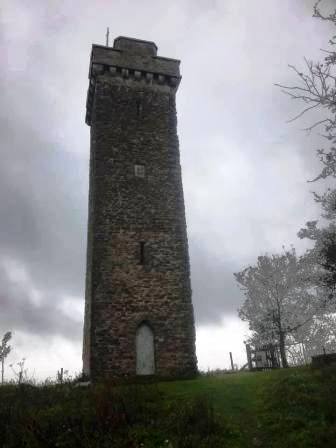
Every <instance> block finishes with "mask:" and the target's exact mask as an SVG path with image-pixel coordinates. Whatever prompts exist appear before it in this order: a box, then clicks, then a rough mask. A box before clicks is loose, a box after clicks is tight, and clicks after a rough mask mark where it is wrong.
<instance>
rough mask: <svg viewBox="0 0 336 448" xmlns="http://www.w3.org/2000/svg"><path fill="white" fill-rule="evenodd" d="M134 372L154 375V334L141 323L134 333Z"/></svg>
mask: <svg viewBox="0 0 336 448" xmlns="http://www.w3.org/2000/svg"><path fill="white" fill-rule="evenodd" d="M136 373H137V375H154V373H155V365H154V335H153V332H152V330H151V328H150V327H149V326H148V325H146V324H141V325H140V326H139V328H138V330H137V333H136Z"/></svg>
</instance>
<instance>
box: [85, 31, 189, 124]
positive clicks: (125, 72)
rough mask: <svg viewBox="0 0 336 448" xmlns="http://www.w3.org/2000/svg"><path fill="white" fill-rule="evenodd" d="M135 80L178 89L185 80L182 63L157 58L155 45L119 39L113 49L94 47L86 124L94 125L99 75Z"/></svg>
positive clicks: (135, 40)
mask: <svg viewBox="0 0 336 448" xmlns="http://www.w3.org/2000/svg"><path fill="white" fill-rule="evenodd" d="M100 75H108V76H111V77H117V78H119V79H121V80H122V79H124V80H126V79H128V80H129V79H131V80H134V81H135V82H139V83H141V82H143V83H145V84H147V85H152V84H154V85H165V86H168V87H170V88H172V89H173V90H174V91H176V90H177V88H178V85H179V83H180V80H181V75H180V61H179V60H177V59H170V58H165V57H162V56H157V46H156V45H155V43H154V42H150V41H146V40H140V39H134V38H130V37H123V36H119V37H117V38H116V39H115V40H114V44H113V47H107V46H103V45H96V44H93V45H92V51H91V59H90V69H89V79H90V84H89V88H88V93H87V102H86V118H85V121H86V123H87V124H88V125H89V126H90V125H91V109H92V104H93V96H94V90H95V83H96V79H97V76H100Z"/></svg>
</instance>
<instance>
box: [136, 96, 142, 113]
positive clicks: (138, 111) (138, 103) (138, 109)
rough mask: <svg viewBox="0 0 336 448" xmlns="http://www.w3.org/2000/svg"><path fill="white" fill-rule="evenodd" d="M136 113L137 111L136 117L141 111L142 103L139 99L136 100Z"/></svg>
mask: <svg viewBox="0 0 336 448" xmlns="http://www.w3.org/2000/svg"><path fill="white" fill-rule="evenodd" d="M136 113H137V117H140V116H141V113H142V104H141V101H140V100H137V101H136Z"/></svg>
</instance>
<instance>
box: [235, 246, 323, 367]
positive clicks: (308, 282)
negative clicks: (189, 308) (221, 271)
mask: <svg viewBox="0 0 336 448" xmlns="http://www.w3.org/2000/svg"><path fill="white" fill-rule="evenodd" d="M316 275H317V272H316V265H315V264H314V263H311V260H310V259H307V258H305V257H297V255H296V252H295V249H294V248H292V250H285V251H284V253H283V254H280V255H270V256H269V255H263V256H260V257H258V260H257V264H256V265H255V266H249V267H247V268H245V269H243V270H242V271H241V272H238V273H235V274H234V276H235V278H236V281H237V282H238V283H239V285H240V288H241V289H242V291H243V292H244V295H245V301H244V303H243V305H242V306H241V308H240V309H239V316H240V318H241V319H242V320H245V321H247V322H248V323H249V327H250V330H252V332H253V336H252V339H253V340H254V341H258V342H259V343H262V344H266V343H276V344H278V345H279V348H280V356H281V362H282V366H283V367H288V362H287V357H286V341H287V339H288V337H289V336H291V335H292V334H293V333H295V332H296V331H298V329H299V328H301V327H303V326H304V325H305V324H306V323H307V322H309V321H310V320H311V319H312V318H313V316H315V315H317V314H318V313H320V312H321V302H320V300H319V298H318V296H317V294H316V288H315V283H314V278H315V276H316Z"/></svg>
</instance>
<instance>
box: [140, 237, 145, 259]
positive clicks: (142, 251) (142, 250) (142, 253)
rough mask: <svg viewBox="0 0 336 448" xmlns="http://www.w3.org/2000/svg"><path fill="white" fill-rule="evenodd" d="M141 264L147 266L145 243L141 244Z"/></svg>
mask: <svg viewBox="0 0 336 448" xmlns="http://www.w3.org/2000/svg"><path fill="white" fill-rule="evenodd" d="M140 264H145V243H144V241H141V242H140Z"/></svg>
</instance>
